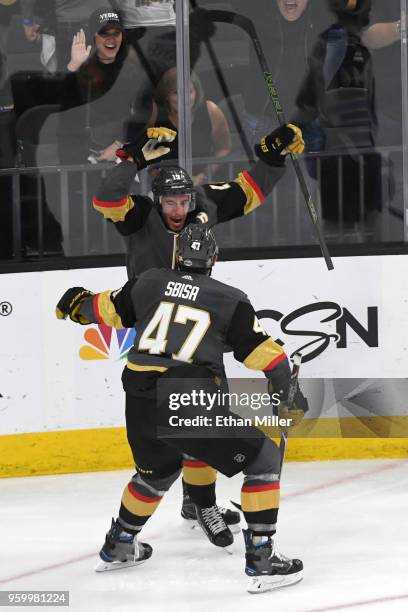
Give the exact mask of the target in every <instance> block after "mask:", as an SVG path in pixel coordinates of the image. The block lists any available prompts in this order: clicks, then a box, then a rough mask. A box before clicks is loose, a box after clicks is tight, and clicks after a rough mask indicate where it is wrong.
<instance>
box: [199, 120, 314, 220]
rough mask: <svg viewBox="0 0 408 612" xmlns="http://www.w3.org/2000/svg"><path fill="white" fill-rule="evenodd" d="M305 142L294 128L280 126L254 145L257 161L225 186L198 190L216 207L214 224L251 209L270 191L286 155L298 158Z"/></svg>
mask: <svg viewBox="0 0 408 612" xmlns="http://www.w3.org/2000/svg"><path fill="white" fill-rule="evenodd" d="M304 148H305V143H304V140H303V136H302V131H301V130H300V128H298V127H297V126H296V125H293V124H288V125H284V126H281V127H279V128H277V129H276V130H274V131H273V132H271V134H268V136H265V137H264V138H261V140H260V141H259V143H258V144H256V145H255V154H256V156H257V157H258V158H259V161H258V162H257V163H256V164H254V165H253V166H252V168H250V169H249V170H245V171H243V172H240V173H239V174H238V176H237V177H236V178H235V179H234V180H233V181H231V182H229V183H209V184H208V185H203V187H202V189H203V190H204V192H205V195H206V197H207V199H208V200H210V201H212V202H213V203H214V204H215V205H216V208H217V215H216V216H217V221H216V222H217V223H222V222H224V221H229V220H230V219H234V218H236V217H240V216H242V215H247V214H249V213H250V212H252V211H253V210H255V209H256V208H257V207H258V206H259V205H260V204H262V202H263V201H264V199H265V197H266V196H267V195H268V194H269V193H270V192H271V191H272V189H273V188H274V187H275V185H276V184H277V182H278V181H279V180H280V178H281V177H282V176H283V174H284V172H285V160H286V156H287V155H288V154H289V153H292V154H294V155H301V154H302V153H303V151H304Z"/></svg>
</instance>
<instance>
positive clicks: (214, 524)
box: [195, 506, 234, 554]
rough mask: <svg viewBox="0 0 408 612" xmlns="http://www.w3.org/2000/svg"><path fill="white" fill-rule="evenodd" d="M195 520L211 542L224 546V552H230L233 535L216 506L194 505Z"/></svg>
mask: <svg viewBox="0 0 408 612" xmlns="http://www.w3.org/2000/svg"><path fill="white" fill-rule="evenodd" d="M195 510H196V515H197V522H198V524H199V525H200V527H201V528H202V530H203V531H204V533H205V535H206V536H207V538H208V539H209V540H210V542H211V544H214V546H219V547H220V548H224V549H225V550H226V552H228V553H229V554H232V550H231V549H230V546H231V544H232V543H233V542H234V536H233V535H232V533H231V530H230V529H229V527H228V526H227V525H226V523H225V521H224V519H223V517H222V515H221V512H220V509H219V508H218V506H210V507H209V508H200V507H199V506H195Z"/></svg>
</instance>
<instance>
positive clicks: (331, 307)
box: [256, 302, 378, 363]
mask: <svg viewBox="0 0 408 612" xmlns="http://www.w3.org/2000/svg"><path fill="white" fill-rule="evenodd" d="M312 313H319V323H321V324H324V323H331V322H334V326H335V333H326V332H325V331H323V330H321V329H318V330H312V329H305V328H306V327H308V326H307V324H306V321H305V318H304V317H306V316H307V315H310V314H312ZM256 314H257V317H258V318H259V319H273V320H274V321H277V322H278V323H280V328H281V331H282V332H283V333H284V334H286V335H287V336H306V337H309V338H312V339H311V340H310V341H309V342H306V343H305V344H302V345H301V346H299V347H298V348H297V349H296V350H295V351H293V353H292V354H294V353H296V352H298V351H299V352H300V353H302V355H303V362H304V363H306V362H307V361H311V360H312V359H315V358H316V357H317V356H318V355H320V354H321V353H323V351H325V350H326V349H327V347H328V346H329V344H330V341H331V340H333V342H335V344H336V348H338V349H341V348H347V341H348V338H347V330H348V329H352V330H353V331H354V332H355V334H357V336H359V338H361V340H362V341H363V342H365V344H366V345H367V346H369V347H378V308H377V307H376V306H368V307H367V320H366V321H364V322H360V321H359V320H358V319H357V318H356V317H355V316H354V315H353V314H352V313H351V312H350V311H349V310H348V309H347V308H343V307H342V306H340V305H339V304H337V303H336V302H316V303H314V304H308V305H307V306H302V307H301V308H297V309H296V310H294V311H293V312H291V313H290V314H287V315H284V314H283V313H282V312H279V311H278V310H269V309H267V310H259V311H258V312H257V313H256ZM275 341H276V342H277V343H278V344H280V346H284V344H285V342H284V341H283V340H281V339H280V338H275Z"/></svg>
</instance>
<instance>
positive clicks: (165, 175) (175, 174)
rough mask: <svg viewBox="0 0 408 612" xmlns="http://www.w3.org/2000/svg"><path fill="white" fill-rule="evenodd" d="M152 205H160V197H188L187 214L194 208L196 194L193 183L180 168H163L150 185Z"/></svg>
mask: <svg viewBox="0 0 408 612" xmlns="http://www.w3.org/2000/svg"><path fill="white" fill-rule="evenodd" d="M152 191H153V197H154V203H155V204H156V206H160V205H161V198H162V196H172V195H184V194H187V195H189V196H190V205H189V209H188V212H191V211H192V210H194V209H195V207H196V194H195V190H194V183H193V181H192V180H191V178H190V177H189V175H188V174H187V172H186V171H185V170H184V169H183V168H180V166H164V167H163V168H160V170H159V173H158V175H157V176H156V177H155V178H154V180H153V183H152Z"/></svg>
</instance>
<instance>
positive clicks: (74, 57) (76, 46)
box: [67, 28, 92, 72]
mask: <svg viewBox="0 0 408 612" xmlns="http://www.w3.org/2000/svg"><path fill="white" fill-rule="evenodd" d="M91 49H92V45H88V46H87V44H86V36H85V32H84V30H83V29H82V28H81V29H80V30H79V32H77V33H76V34H74V37H73V39H72V47H71V60H70V62H69V64H68V66H67V67H68V70H70V71H71V72H76V71H77V70H78V68H80V67H81V66H82V64H83V63H84V62H86V60H87V59H88V58H89V56H90V53H91Z"/></svg>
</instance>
